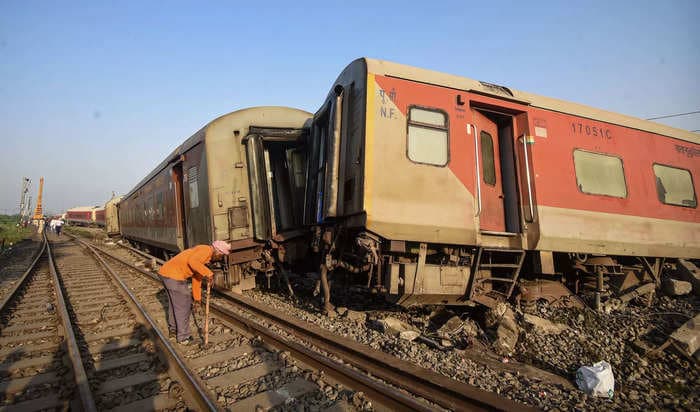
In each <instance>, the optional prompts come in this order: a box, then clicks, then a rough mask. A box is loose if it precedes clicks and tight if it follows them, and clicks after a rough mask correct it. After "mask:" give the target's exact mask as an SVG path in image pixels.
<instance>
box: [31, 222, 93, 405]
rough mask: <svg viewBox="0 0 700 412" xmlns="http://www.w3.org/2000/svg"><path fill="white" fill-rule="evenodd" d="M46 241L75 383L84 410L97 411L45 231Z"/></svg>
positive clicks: (58, 309)
mask: <svg viewBox="0 0 700 412" xmlns="http://www.w3.org/2000/svg"><path fill="white" fill-rule="evenodd" d="M44 242H46V254H47V256H48V258H49V269H50V270H51V277H52V278H53V283H54V285H55V289H56V302H57V303H58V305H57V311H58V315H59V317H60V318H61V323H62V324H63V331H64V332H63V333H64V334H65V338H66V340H65V343H66V347H67V349H68V356H69V357H70V361H71V365H72V366H73V379H74V380H75V385H76V386H77V387H78V393H79V395H80V403H81V405H82V407H83V411H86V412H89V411H97V407H96V406H95V399H94V398H93V397H92V391H91V390H90V384H89V382H88V378H87V373H86V372H85V368H84V367H83V360H82V358H81V356H80V349H78V343H77V341H76V338H75V332H73V326H72V325H71V319H70V316H69V315H68V308H67V307H66V301H65V299H64V297H63V291H62V290H61V283H60V282H59V280H58V274H57V273H56V265H55V263H54V260H53V256H52V255H51V246H50V245H49V242H48V240H47V239H46V234H45V233H44Z"/></svg>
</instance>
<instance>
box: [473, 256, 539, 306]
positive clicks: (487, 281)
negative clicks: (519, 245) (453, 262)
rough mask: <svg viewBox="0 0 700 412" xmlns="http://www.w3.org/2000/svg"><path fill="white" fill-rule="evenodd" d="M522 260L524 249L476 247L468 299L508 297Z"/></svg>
mask: <svg viewBox="0 0 700 412" xmlns="http://www.w3.org/2000/svg"><path fill="white" fill-rule="evenodd" d="M524 261H525V251H524V250H521V249H500V248H493V247H480V248H478V249H477V252H476V258H475V259H474V262H473V263H472V277H471V278H472V281H471V282H472V285H471V286H470V288H469V299H470V300H476V301H480V300H488V301H494V300H497V299H499V298H501V299H508V298H510V296H511V294H512V293H513V289H514V288H515V284H516V283H517V281H518V276H520V270H521V269H522V267H523V262H524ZM484 303H486V302H484Z"/></svg>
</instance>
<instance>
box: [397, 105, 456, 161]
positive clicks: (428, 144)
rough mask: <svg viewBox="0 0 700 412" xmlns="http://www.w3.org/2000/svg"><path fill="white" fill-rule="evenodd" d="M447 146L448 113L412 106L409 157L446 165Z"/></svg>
mask: <svg viewBox="0 0 700 412" xmlns="http://www.w3.org/2000/svg"><path fill="white" fill-rule="evenodd" d="M447 148H448V134H447V114H446V113H445V112H442V111H439V110H431V109H424V108H419V107H410V108H409V110H408V150H407V153H408V158H409V159H410V160H412V161H414V162H416V163H424V164H429V165H435V166H445V165H446V164H447V158H448V152H447V150H448V149H447Z"/></svg>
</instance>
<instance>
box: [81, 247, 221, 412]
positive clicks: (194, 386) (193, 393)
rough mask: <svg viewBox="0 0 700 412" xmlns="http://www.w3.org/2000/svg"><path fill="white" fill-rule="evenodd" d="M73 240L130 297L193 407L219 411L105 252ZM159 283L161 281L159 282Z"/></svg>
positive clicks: (201, 409) (202, 384) (200, 409)
mask: <svg viewBox="0 0 700 412" xmlns="http://www.w3.org/2000/svg"><path fill="white" fill-rule="evenodd" d="M73 238H74V239H75V240H76V241H78V242H79V243H81V244H83V245H85V246H86V247H87V248H88V250H90V251H91V252H92V253H93V254H94V256H95V258H96V259H97V260H98V262H99V263H100V265H102V267H103V268H104V269H105V270H106V271H107V272H108V273H109V274H110V275H111V276H112V278H113V279H114V280H115V281H116V283H117V284H118V285H119V286H120V287H121V289H122V291H123V292H124V294H125V295H126V296H128V298H129V300H130V301H131V303H132V307H133V308H135V309H137V310H135V312H136V313H137V314H138V315H139V317H141V318H142V319H143V320H144V321H145V322H144V323H145V324H147V325H148V326H149V328H148V329H150V330H149V333H150V334H151V335H152V336H153V337H154V338H155V341H156V343H157V344H158V346H159V347H160V349H161V351H162V353H163V354H165V356H166V357H167V360H168V365H169V367H170V368H171V369H172V371H173V372H174V373H175V374H176V376H177V378H178V381H179V382H180V384H181V385H183V386H185V388H186V391H185V394H184V395H185V396H186V397H187V400H188V401H189V402H191V404H192V405H194V406H196V410H199V411H203V410H208V411H215V410H217V407H216V402H215V401H214V400H213V399H211V396H210V395H209V393H208V392H207V390H206V389H204V383H203V382H201V380H200V379H199V378H198V377H197V376H195V375H193V374H192V373H191V372H190V370H189V368H187V366H186V365H185V362H184V361H183V360H182V359H181V358H180V356H179V355H178V354H177V352H176V351H175V348H173V346H172V344H171V343H170V342H169V341H168V338H167V336H164V335H163V333H162V332H161V331H160V329H159V328H158V326H157V325H156V323H155V320H153V319H152V318H151V316H150V315H149V314H148V312H147V311H146V309H145V308H144V307H143V306H141V304H140V303H139V302H138V300H137V299H136V297H135V296H134V294H133V293H132V292H131V291H130V290H129V288H128V287H127V286H126V284H125V283H124V281H122V279H121V278H120V277H119V275H117V274H116V273H115V272H114V271H113V270H112V268H111V267H110V266H109V265H108V264H107V262H105V261H104V259H102V257H101V256H100V255H99V253H97V252H98V251H100V252H103V253H104V251H102V250H101V249H99V248H97V247H95V246H92V245H90V244H89V243H87V242H85V241H83V240H81V239H78V238H77V237H73ZM122 263H124V264H127V265H129V266H132V265H131V264H128V263H126V262H124V261H122ZM152 276H153V277H154V279H157V278H155V275H152ZM158 282H160V281H159V280H158Z"/></svg>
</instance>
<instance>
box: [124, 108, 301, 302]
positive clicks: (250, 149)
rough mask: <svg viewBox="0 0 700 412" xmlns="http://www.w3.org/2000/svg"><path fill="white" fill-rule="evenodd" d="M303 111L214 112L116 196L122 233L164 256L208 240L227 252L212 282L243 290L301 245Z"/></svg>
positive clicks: (298, 254)
mask: <svg viewBox="0 0 700 412" xmlns="http://www.w3.org/2000/svg"><path fill="white" fill-rule="evenodd" d="M311 117H312V115H311V113H307V112H304V111H302V110H298V109H292V108H286V107H256V108H249V109H243V110H238V111H235V112H232V113H229V114H227V115H224V116H221V117H219V118H217V119H215V120H213V121H211V122H210V123H208V124H207V125H206V126H204V127H203V128H202V129H201V130H199V131H198V132H197V133H195V134H194V135H193V136H192V137H190V138H189V139H187V140H186V141H185V142H184V143H183V144H181V145H180V146H179V147H177V148H176V149H175V150H174V151H173V152H172V153H171V154H170V155H169V156H168V157H166V158H165V160H163V161H162V162H161V163H160V164H159V165H158V166H157V167H156V168H155V169H154V170H153V171H152V172H151V173H150V174H149V175H148V176H146V177H145V178H144V179H143V180H142V181H141V182H140V183H139V184H138V185H136V187H134V188H133V189H132V190H131V191H130V192H129V193H127V194H126V195H125V196H124V198H123V199H122V200H121V201H120V202H119V207H118V210H119V211H118V214H119V225H120V231H121V234H122V237H123V238H126V239H128V240H129V241H131V242H133V243H134V244H136V245H137V246H142V247H146V248H148V249H149V250H150V251H151V252H152V253H162V254H163V255H164V257H166V258H167V257H169V256H172V255H173V254H175V253H177V252H179V251H181V250H183V249H186V248H188V247H191V246H194V245H197V244H207V243H211V242H212V241H214V240H225V241H228V242H229V243H231V245H232V253H231V254H230V255H229V256H228V257H227V260H226V264H225V265H224V267H223V276H217V277H215V282H216V284H217V286H218V287H223V288H227V289H233V290H244V289H250V288H253V287H255V277H256V275H257V274H260V273H263V274H267V275H270V276H271V275H272V274H273V273H274V272H275V271H278V270H280V267H281V265H284V264H285V263H287V262H293V261H294V260H295V259H299V258H300V257H302V256H304V254H305V253H306V249H305V248H306V244H307V243H308V241H307V240H305V239H304V237H303V235H304V234H305V231H304V230H302V229H301V225H302V212H303V203H304V201H303V197H304V183H305V181H304V173H305V170H306V155H305V152H304V150H303V149H302V148H301V147H300V145H301V142H302V141H304V139H305V133H306V131H307V130H308V123H309V122H310V119H311Z"/></svg>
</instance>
